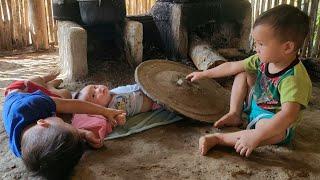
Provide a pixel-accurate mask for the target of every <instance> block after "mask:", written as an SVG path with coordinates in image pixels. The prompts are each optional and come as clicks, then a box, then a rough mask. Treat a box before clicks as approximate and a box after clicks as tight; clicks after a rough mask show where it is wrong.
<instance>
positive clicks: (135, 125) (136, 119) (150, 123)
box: [105, 109, 183, 140]
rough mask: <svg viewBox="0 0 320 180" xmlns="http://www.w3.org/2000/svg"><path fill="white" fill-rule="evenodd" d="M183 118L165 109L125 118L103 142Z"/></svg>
mask: <svg viewBox="0 0 320 180" xmlns="http://www.w3.org/2000/svg"><path fill="white" fill-rule="evenodd" d="M182 119H183V118H182V117H180V116H178V115H176V114H175V113H173V112H169V111H167V110H165V109H158V110H156V111H152V112H146V113H141V114H137V115H135V116H132V117H128V118H127V122H126V124H125V125H124V126H118V127H116V128H115V129H114V130H113V131H112V133H110V134H109V135H108V136H107V137H106V138H105V140H110V139H116V138H120V137H125V136H129V135H131V134H134V133H138V132H141V131H144V130H147V129H150V128H153V127H156V126H161V125H166V124H171V123H174V122H177V121H180V120H182Z"/></svg>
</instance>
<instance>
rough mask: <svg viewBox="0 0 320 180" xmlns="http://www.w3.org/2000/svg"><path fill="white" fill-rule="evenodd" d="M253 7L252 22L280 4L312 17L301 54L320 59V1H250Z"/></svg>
mask: <svg viewBox="0 0 320 180" xmlns="http://www.w3.org/2000/svg"><path fill="white" fill-rule="evenodd" d="M249 1H250V2H251V5H252V21H253V22H254V20H255V19H256V18H257V17H258V16H259V15H260V14H261V13H262V12H264V11H266V10H268V9H270V8H273V7H274V6H277V5H279V4H290V5H293V6H295V7H298V8H299V9H301V10H302V11H304V12H305V13H307V14H308V15H309V16H310V22H311V23H310V33H309V35H308V37H307V38H306V41H305V43H304V46H303V48H302V50H301V52H300V54H301V56H304V57H312V58H320V50H319V49H320V44H319V41H320V26H319V20H320V19H319V18H317V17H318V16H319V17H320V15H319V13H320V12H318V11H319V0H249Z"/></svg>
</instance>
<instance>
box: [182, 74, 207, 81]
mask: <svg viewBox="0 0 320 180" xmlns="http://www.w3.org/2000/svg"><path fill="white" fill-rule="evenodd" d="M204 77H205V75H204V73H203V72H193V73H190V74H188V75H187V76H186V79H189V80H190V81H191V82H193V81H196V80H199V79H203V78H204Z"/></svg>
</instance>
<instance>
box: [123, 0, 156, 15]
mask: <svg viewBox="0 0 320 180" xmlns="http://www.w3.org/2000/svg"><path fill="white" fill-rule="evenodd" d="M155 2H156V0H126V8H127V15H128V16H130V15H137V14H145V13H148V11H149V10H150V9H151V7H152V6H153V5H154V3H155Z"/></svg>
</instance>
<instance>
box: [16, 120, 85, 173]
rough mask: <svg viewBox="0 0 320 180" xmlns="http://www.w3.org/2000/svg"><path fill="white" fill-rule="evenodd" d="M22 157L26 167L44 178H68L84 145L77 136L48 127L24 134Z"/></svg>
mask: <svg viewBox="0 0 320 180" xmlns="http://www.w3.org/2000/svg"><path fill="white" fill-rule="evenodd" d="M21 151H22V160H23V162H24V164H25V166H26V167H27V169H28V170H30V171H32V172H34V174H35V175H40V176H42V177H45V178H46V179H67V178H69V176H70V175H71V172H72V170H73V168H74V166H75V165H76V164H77V163H78V161H79V160H80V158H81V156H82V154H83V152H84V148H83V141H82V140H81V138H80V137H78V136H75V135H74V133H73V132H72V131H70V130H68V129H66V128H62V127H60V126H50V127H48V129H46V130H45V131H41V133H34V132H30V133H25V135H24V136H23V137H22V141H21Z"/></svg>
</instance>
